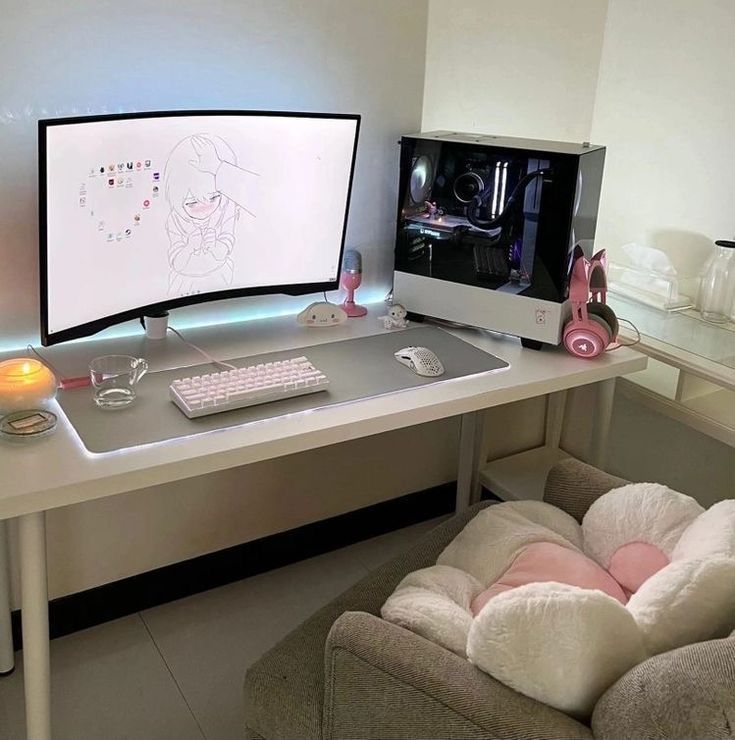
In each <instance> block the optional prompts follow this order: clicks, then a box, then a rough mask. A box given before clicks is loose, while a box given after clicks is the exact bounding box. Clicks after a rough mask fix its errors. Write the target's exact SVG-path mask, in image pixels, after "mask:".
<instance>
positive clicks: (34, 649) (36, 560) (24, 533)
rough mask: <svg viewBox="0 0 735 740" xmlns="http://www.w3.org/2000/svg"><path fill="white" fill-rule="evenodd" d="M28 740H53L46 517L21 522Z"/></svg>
mask: <svg viewBox="0 0 735 740" xmlns="http://www.w3.org/2000/svg"><path fill="white" fill-rule="evenodd" d="M18 540H19V545H20V548H19V549H20V582H21V617H22V624H23V672H24V683H25V697H26V738H27V740H51V663H50V660H49V631H48V584H47V581H46V514H45V512H43V511H42V512H40V513H37V514H26V515H24V516H21V517H19V518H18Z"/></svg>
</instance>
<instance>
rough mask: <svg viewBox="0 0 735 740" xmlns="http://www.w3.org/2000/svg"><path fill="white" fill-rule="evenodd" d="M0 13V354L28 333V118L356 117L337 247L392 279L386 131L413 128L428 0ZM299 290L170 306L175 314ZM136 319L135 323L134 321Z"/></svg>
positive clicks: (94, 0)
mask: <svg viewBox="0 0 735 740" xmlns="http://www.w3.org/2000/svg"><path fill="white" fill-rule="evenodd" d="M4 10H5V12H4V13H3V17H2V24H0V70H2V74H0V162H1V167H2V169H1V170H0V172H1V173H2V174H1V175H0V265H2V269H0V349H9V348H12V347H15V346H22V345H24V344H25V343H26V342H27V341H35V339H36V338H37V336H38V314H37V304H38V297H37V296H38V293H37V285H38V281H37V248H38V247H37V245H38V235H37V215H36V214H37V210H36V198H37V196H36V182H37V181H36V119H37V118H39V117H46V116H56V115H74V114H85V113H100V112H114V111H118V110H125V111H129V110H161V109H163V110H165V109H176V108H178V109H187V108H190V109H191V108H246V109H247V108H254V109H266V110H268V109H271V110H278V109H285V110H305V111H310V110H321V111H346V112H358V113H362V114H363V116H364V118H363V126H362V136H361V142H360V148H359V154H358V163H357V170H356V176H355V185H354V192H353V200H352V203H353V207H352V209H351V215H350V220H349V228H348V234H347V246H348V247H349V246H351V247H355V248H358V249H361V250H363V251H364V253H365V254H364V257H365V268H366V280H365V288H364V290H363V292H362V296H363V300H365V298H366V297H371V298H372V299H378V300H379V299H382V298H383V297H384V296H385V294H386V292H387V290H388V288H389V286H390V275H391V270H392V251H391V246H392V243H393V234H394V228H395V227H394V218H395V202H396V188H397V179H398V178H397V172H396V167H397V161H398V152H397V147H396V146H395V142H396V137H397V136H398V135H400V134H401V133H405V132H408V131H412V130H414V129H416V128H417V127H418V126H419V124H420V115H421V103H422V88H423V77H424V51H425V43H426V17H427V2H426V0H402V2H399V3H395V2H391V0H370V2H364V1H361V0H317V1H315V2H299V1H298V0H269V1H268V2H261V1H260V0H214V1H213V2H209V3H201V2H194V0H156V2H150V0H128V1H126V2H116V1H115V0H74V2H71V3H66V2H54V1H53V0H29V1H28V2H23V3H9V2H6V3H4ZM308 302H309V301H308V300H306V302H304V298H300V299H294V300H290V301H289V300H286V299H283V298H280V299H275V300H274V299H267V298H260V299H250V300H247V301H229V302H227V303H226V304H219V305H215V306H214V307H213V308H210V309H209V310H207V309H201V308H200V309H195V310H183V309H182V310H180V311H177V312H176V317H177V321H178V325H183V326H185V325H186V324H187V323H192V322H198V321H201V320H207V319H211V317H212V316H216V318H217V320H222V319H223V318H227V317H231V316H242V315H245V314H247V313H248V312H250V313H252V312H254V311H262V312H270V313H273V312H281V311H284V310H289V309H290V310H292V311H294V312H296V311H297V307H298V306H301V307H303V306H305V305H307V304H308ZM133 328H135V327H133Z"/></svg>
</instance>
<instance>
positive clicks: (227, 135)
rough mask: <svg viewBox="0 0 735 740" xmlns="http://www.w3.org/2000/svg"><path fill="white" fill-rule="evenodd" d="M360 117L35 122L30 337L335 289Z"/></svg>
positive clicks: (56, 337) (189, 115)
mask: <svg viewBox="0 0 735 740" xmlns="http://www.w3.org/2000/svg"><path fill="white" fill-rule="evenodd" d="M359 126H360V117H359V116H357V115H340V114H334V115H331V114H320V113H265V112H258V111H175V112H159V113H139V114H121V115H111V116H91V117H83V118H63V119H62V118H60V119H52V120H42V121H39V168H40V173H39V174H40V182H39V186H40V192H39V201H40V203H39V212H40V270H41V275H40V278H41V280H40V283H41V341H42V342H43V344H44V345H49V344H55V343H57V342H63V341H66V340H69V339H75V338H78V337H82V336H87V335H89V334H94V333H95V332H97V331H100V330H101V329H104V328H105V327H108V326H111V325H112V324H115V323H119V322H121V321H127V320H130V319H134V318H137V317H139V316H143V315H148V314H151V313H157V312H160V311H164V310H166V309H169V308H176V307H179V306H185V305H189V304H192V303H200V302H203V301H210V300H220V299H223V298H233V297H237V296H246V295H256V294H263V293H286V294H291V295H295V294H301V293H314V292H317V291H322V290H333V289H335V288H337V286H338V280H339V269H340V264H341V259H342V251H343V248H344V240H345V232H346V228H347V213H348V210H349V201H350V191H351V187H352V177H353V173H354V166H355V155H356V151H357V137H358V131H359Z"/></svg>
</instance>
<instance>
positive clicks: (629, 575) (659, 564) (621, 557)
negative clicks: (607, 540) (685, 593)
mask: <svg viewBox="0 0 735 740" xmlns="http://www.w3.org/2000/svg"><path fill="white" fill-rule="evenodd" d="M668 564H669V559H668V557H666V555H665V554H664V553H663V552H661V550H659V549H658V547H656V546H655V545H650V544H648V543H647V542H629V543H628V544H627V545H621V546H620V547H619V548H618V549H617V550H616V551H615V552H614V553H613V556H612V557H611V558H610V567H609V568H608V569H607V570H608V572H609V573H610V575H611V576H612V577H613V578H614V579H615V580H616V581H617V582H618V583H619V584H620V585H621V586H622V587H623V588H624V589H625V591H626V592H627V593H628V595H631V594H634V593H635V592H636V591H637V590H638V589H639V588H640V587H641V585H642V584H643V582H644V581H646V580H648V579H649V578H650V577H651V576H652V575H653V574H654V573H658V571H660V570H661V568H664V567H665V566H667V565H668Z"/></svg>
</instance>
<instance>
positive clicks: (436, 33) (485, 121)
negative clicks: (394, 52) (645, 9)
mask: <svg viewBox="0 0 735 740" xmlns="http://www.w3.org/2000/svg"><path fill="white" fill-rule="evenodd" d="M429 7H430V12H429V33H428V40H427V45H426V50H427V52H426V86H425V92H424V117H423V129H424V130H425V131H429V130H434V129H450V130H456V131H472V132H478V133H489V134H505V135H509V136H526V137H531V138H540V139H560V140H563V141H587V140H588V139H589V134H590V126H591V123H592V109H593V104H594V97H595V87H596V84H597V73H598V67H599V63H600V50H601V48H602V36H603V29H604V24H605V12H606V10H607V0H553V2H549V0H516V1H515V2H507V0H431V2H430V6H429Z"/></svg>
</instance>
